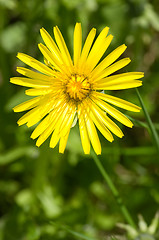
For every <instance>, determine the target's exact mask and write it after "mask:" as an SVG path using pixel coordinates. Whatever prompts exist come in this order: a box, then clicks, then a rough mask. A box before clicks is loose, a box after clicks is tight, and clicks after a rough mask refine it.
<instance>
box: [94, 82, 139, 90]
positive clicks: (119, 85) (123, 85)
mask: <svg viewBox="0 0 159 240" xmlns="http://www.w3.org/2000/svg"><path fill="white" fill-rule="evenodd" d="M141 85H142V81H138V80H130V81H126V80H125V81H124V80H122V81H112V82H111V83H107V84H105V85H104V84H103V85H99V86H98V87H96V90H121V89H128V88H135V87H140V86H141Z"/></svg>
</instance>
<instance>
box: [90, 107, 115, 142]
mask: <svg viewBox="0 0 159 240" xmlns="http://www.w3.org/2000/svg"><path fill="white" fill-rule="evenodd" d="M90 117H91V119H92V120H93V122H94V124H95V125H96V127H97V128H98V130H99V131H100V132H101V134H103V136H104V137H105V138H106V139H107V140H108V141H109V142H112V141H113V140H114V138H113V136H112V134H111V133H110V131H109V130H108V129H107V128H106V126H105V125H104V124H103V123H102V122H101V121H100V120H99V119H98V117H97V115H96V114H95V113H94V112H92V111H91V112H90Z"/></svg>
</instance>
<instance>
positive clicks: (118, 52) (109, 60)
mask: <svg viewBox="0 0 159 240" xmlns="http://www.w3.org/2000/svg"><path fill="white" fill-rule="evenodd" d="M126 48H127V46H126V45H125V44H123V45H121V46H119V47H118V48H116V49H115V50H114V51H112V52H111V53H110V54H109V55H108V56H107V57H105V58H104V59H103V61H102V62H101V63H100V64H99V65H98V66H97V67H96V68H95V69H94V70H93V76H94V77H95V78H96V76H97V75H98V74H99V73H101V72H102V71H103V70H104V69H105V68H106V67H108V66H110V65H111V64H112V63H113V62H114V61H115V60H117V59H118V58H119V57H120V56H121V54H122V53H123V52H124V51H125V50H126Z"/></svg>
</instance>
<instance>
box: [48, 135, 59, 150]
mask: <svg viewBox="0 0 159 240" xmlns="http://www.w3.org/2000/svg"><path fill="white" fill-rule="evenodd" d="M59 140H60V135H59V134H58V133H57V131H54V132H53V134H52V136H51V140H50V148H54V147H55V146H56V145H57V144H58V141H59Z"/></svg>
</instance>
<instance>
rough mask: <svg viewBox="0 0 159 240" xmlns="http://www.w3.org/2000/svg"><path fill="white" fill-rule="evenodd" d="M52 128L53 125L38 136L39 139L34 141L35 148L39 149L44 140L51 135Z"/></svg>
mask: <svg viewBox="0 0 159 240" xmlns="http://www.w3.org/2000/svg"><path fill="white" fill-rule="evenodd" d="M53 129H54V126H53V123H51V124H50V125H49V126H48V127H47V128H46V129H45V130H44V131H43V133H42V134H41V135H40V137H39V138H38V139H37V141H36V146H37V147H40V146H41V144H43V142H45V140H46V139H47V138H48V137H49V136H50V135H51V133H52V132H53Z"/></svg>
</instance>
